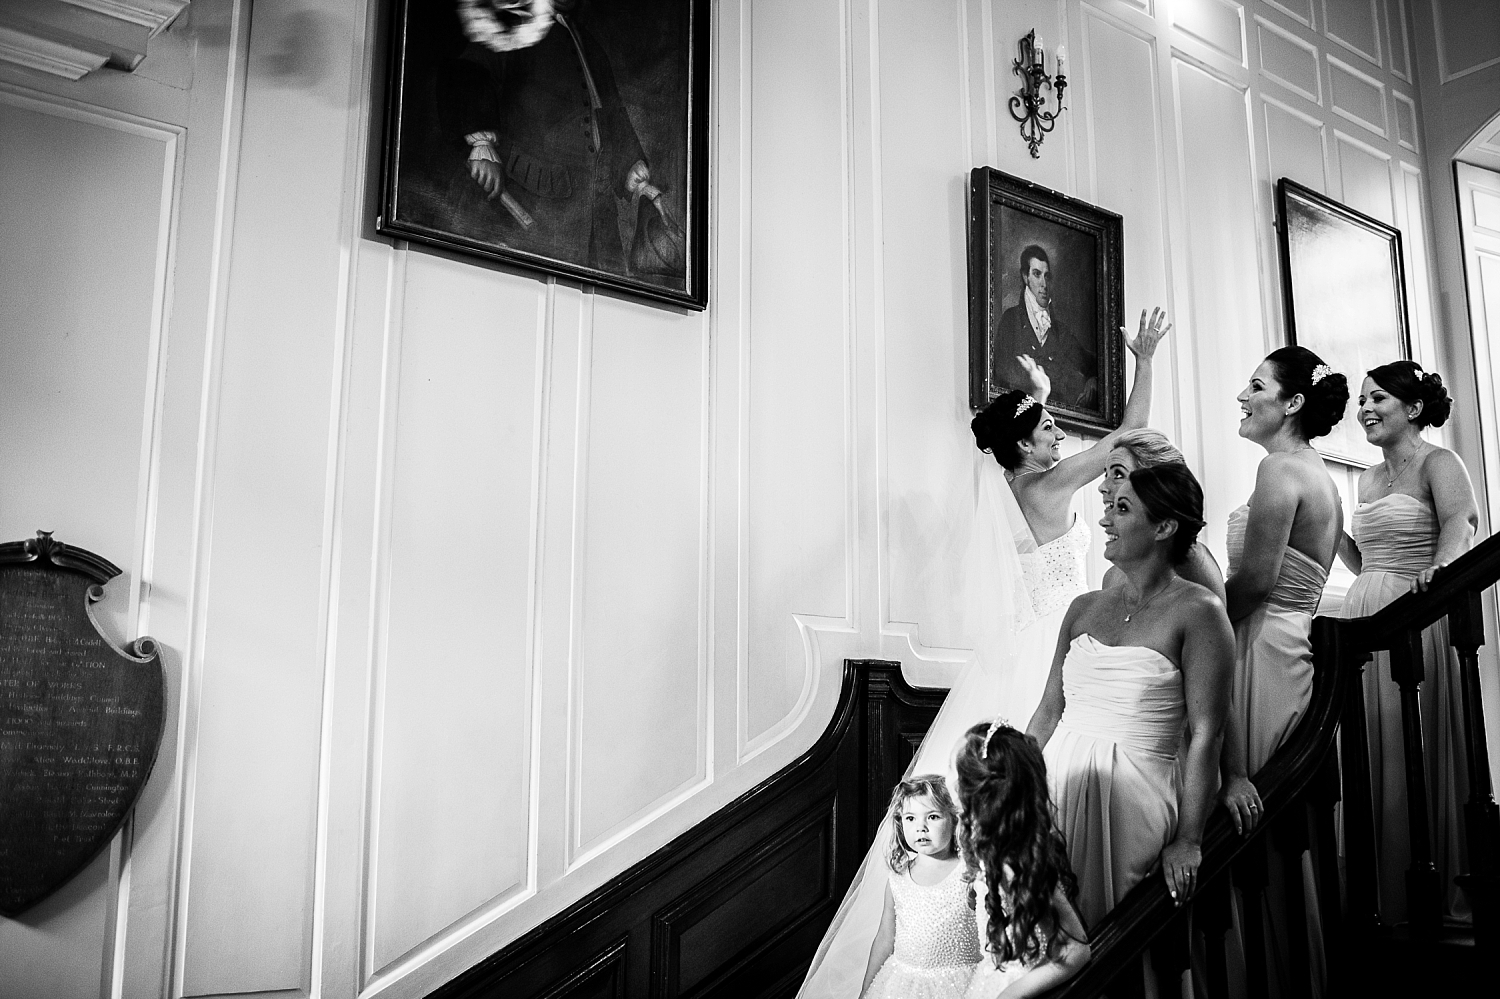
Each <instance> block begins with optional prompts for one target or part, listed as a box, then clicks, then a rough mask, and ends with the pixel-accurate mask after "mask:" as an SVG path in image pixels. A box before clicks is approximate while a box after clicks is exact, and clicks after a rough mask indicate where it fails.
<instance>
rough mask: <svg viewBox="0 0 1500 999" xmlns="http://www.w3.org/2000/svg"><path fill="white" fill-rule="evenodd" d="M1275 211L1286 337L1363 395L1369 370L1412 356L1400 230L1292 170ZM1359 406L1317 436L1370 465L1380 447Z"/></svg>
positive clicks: (1331, 450) (1348, 458)
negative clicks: (1369, 438) (1305, 182)
mask: <svg viewBox="0 0 1500 999" xmlns="http://www.w3.org/2000/svg"><path fill="white" fill-rule="evenodd" d="M1276 218H1277V227H1276V230H1277V240H1278V242H1279V243H1280V247H1281V292H1282V304H1283V307H1284V309H1285V311H1286V335H1287V341H1288V342H1289V343H1294V344H1301V345H1302V346H1304V347H1306V348H1307V349H1309V350H1311V351H1313V352H1314V353H1316V354H1318V355H1319V356H1320V357H1322V358H1323V360H1324V361H1326V362H1328V364H1329V366H1330V367H1332V368H1333V369H1334V370H1335V371H1340V372H1343V374H1344V377H1346V378H1348V379H1349V394H1350V396H1351V397H1357V396H1358V395H1359V385H1360V382H1361V381H1362V380H1363V379H1364V376H1365V372H1366V371H1368V370H1370V369H1371V368H1373V367H1375V366H1377V365H1380V364H1385V363H1387V362H1388V361H1395V360H1399V359H1404V358H1410V357H1411V331H1410V329H1409V327H1408V326H1407V320H1406V270H1405V267H1404V266H1403V264H1402V256H1401V231H1400V230H1399V229H1395V228H1393V227H1391V226H1389V225H1386V224H1385V223H1384V222H1381V221H1380V220H1379V219H1373V218H1371V217H1370V216H1368V215H1364V214H1362V213H1360V212H1357V211H1355V210H1354V209H1352V208H1349V207H1347V206H1345V205H1341V204H1339V203H1338V202H1337V201H1334V200H1332V199H1330V198H1327V197H1324V196H1323V195H1321V194H1319V193H1318V192H1317V191H1314V190H1311V189H1309V188H1306V187H1303V186H1302V185H1301V184H1298V183H1296V182H1295V181H1292V180H1288V179H1287V178H1285V177H1283V178H1281V179H1280V180H1278V181H1277V182H1276ZM1357 409H1358V407H1356V406H1355V405H1353V403H1352V402H1351V404H1350V406H1349V409H1348V411H1347V412H1346V414H1345V416H1344V419H1343V420H1342V421H1341V422H1340V423H1339V424H1338V425H1337V426H1336V427H1334V428H1333V432H1332V433H1330V434H1329V435H1328V436H1327V437H1320V438H1318V439H1317V440H1316V441H1314V443H1315V444H1316V445H1317V446H1318V450H1319V451H1320V452H1322V453H1323V454H1324V455H1325V456H1326V457H1329V458H1334V459H1337V460H1339V461H1345V462H1349V463H1351V464H1356V465H1364V466H1369V465H1372V464H1374V463H1375V462H1378V461H1379V460H1380V449H1379V448H1377V447H1375V446H1373V445H1371V444H1369V443H1367V442H1366V441H1365V435H1364V431H1363V430H1362V429H1361V428H1360V426H1359V421H1358V419H1357V418H1356V416H1355V413H1356V411H1357Z"/></svg>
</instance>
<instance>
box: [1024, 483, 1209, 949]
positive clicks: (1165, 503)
mask: <svg viewBox="0 0 1500 999" xmlns="http://www.w3.org/2000/svg"><path fill="white" fill-rule="evenodd" d="M1202 516H1203V493H1202V490H1201V489H1200V488H1199V487H1198V484H1197V481H1196V480H1195V479H1194V478H1193V474H1192V472H1190V471H1188V469H1187V466H1185V465H1161V466H1157V467H1155V468H1146V469H1138V470H1137V471H1134V472H1132V473H1130V476H1129V478H1128V479H1127V480H1126V481H1125V482H1124V483H1122V484H1121V485H1120V487H1119V489H1118V490H1117V491H1116V492H1115V494H1114V498H1113V500H1112V501H1111V503H1110V505H1109V506H1107V507H1106V508H1105V513H1104V519H1103V520H1102V521H1101V523H1102V524H1103V526H1104V531H1105V537H1106V538H1107V539H1108V541H1107V543H1106V544H1105V547H1104V554H1105V557H1106V558H1108V559H1109V560H1110V561H1111V562H1113V563H1114V564H1115V566H1116V567H1118V568H1119V569H1120V570H1121V571H1122V573H1123V574H1124V577H1125V579H1124V581H1123V582H1122V583H1121V584H1120V585H1118V586H1114V587H1111V588H1109V589H1107V590H1102V591H1099V592H1095V593H1086V594H1084V595H1083V596H1081V597H1079V598H1078V599H1076V600H1074V601H1073V605H1072V607H1071V608H1069V610H1068V614H1067V617H1066V618H1065V620H1064V622H1063V626H1062V629H1061V631H1060V632H1059V634H1058V647H1057V652H1056V655H1055V658H1054V659H1053V666H1052V673H1051V676H1050V677H1049V679H1048V685H1047V691H1046V694H1045V696H1044V697H1043V698H1042V703H1041V706H1040V707H1038V708H1037V711H1036V714H1034V715H1033V716H1032V718H1031V723H1030V724H1029V725H1028V726H1027V734H1028V735H1030V736H1032V737H1034V738H1035V739H1036V740H1037V742H1038V743H1039V744H1040V745H1041V746H1042V755H1043V758H1044V759H1045V760H1046V763H1047V780H1048V784H1049V785H1050V788H1051V791H1052V799H1053V801H1054V803H1055V804H1056V807H1057V824H1058V828H1059V830H1060V831H1061V832H1062V834H1063V837H1064V838H1065V839H1066V840H1067V844H1068V858H1069V860H1070V862H1071V864H1072V867H1073V873H1074V875H1075V876H1076V877H1077V878H1078V900H1077V908H1078V913H1079V915H1080V916H1082V917H1083V920H1084V922H1085V924H1086V925H1089V926H1090V927H1093V926H1095V925H1097V924H1098V922H1099V920H1100V919H1102V918H1103V917H1104V916H1105V914H1106V913H1108V912H1109V910H1110V909H1112V908H1114V906H1115V905H1116V904H1117V903H1118V902H1119V901H1120V899H1121V898H1123V897H1124V895H1125V894H1126V892H1128V891H1129V890H1130V889H1131V888H1133V887H1134V886H1135V885H1136V884H1137V883H1139V882H1140V881H1141V880H1142V879H1144V878H1145V877H1146V876H1147V874H1148V873H1150V871H1151V870H1152V869H1153V868H1154V867H1155V866H1156V865H1157V862H1158V860H1159V861H1160V864H1161V868H1162V872H1163V875H1164V877H1165V878H1166V881H1167V887H1168V889H1169V890H1170V891H1171V892H1172V893H1173V895H1174V896H1175V897H1176V898H1177V899H1178V900H1179V902H1181V901H1185V900H1186V899H1187V898H1188V897H1189V896H1190V895H1191V894H1192V893H1193V891H1194V890H1195V889H1196V887H1197V871H1198V866H1199V864H1200V863H1201V861H1202V846H1201V844H1202V836H1203V825H1204V822H1205V821H1206V820H1207V818H1208V813H1209V811H1210V809H1211V807H1212V802H1213V796H1214V791H1215V788H1216V784H1217V776H1218V760H1219V747H1220V743H1221V739H1222V734H1223V724H1224V715H1225V711H1226V710H1227V701H1228V686H1229V684H1228V679H1229V675H1230V671H1231V669H1232V668H1233V662H1234V636H1233V632H1232V631H1231V629H1230V627H1229V620H1228V617H1227V616H1226V615H1225V612H1224V605H1223V603H1222V602H1221V601H1220V600H1219V598H1218V597H1217V596H1215V595H1214V594H1213V593H1212V592H1211V591H1209V590H1208V589H1207V588H1206V587H1203V586H1200V585H1198V584H1196V583H1192V582H1189V581H1187V580H1185V579H1182V578H1180V577H1179V576H1178V575H1177V573H1176V571H1175V567H1176V566H1177V565H1181V564H1182V562H1183V561H1184V560H1185V558H1186V556H1187V553H1188V552H1189V550H1190V549H1191V548H1192V546H1193V544H1194V541H1195V538H1196V536H1197V533H1198V531H1199V530H1200V529H1201V527H1202V526H1203V521H1202ZM1168 525H1170V527H1171V529H1170V532H1169V533H1163V527H1166V526H1168Z"/></svg>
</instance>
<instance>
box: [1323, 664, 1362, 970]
mask: <svg viewBox="0 0 1500 999" xmlns="http://www.w3.org/2000/svg"><path fill="white" fill-rule="evenodd" d="M1356 689H1357V688H1356ZM1338 802H1339V762H1338V757H1337V756H1335V755H1334V754H1332V753H1330V754H1329V755H1328V759H1327V760H1326V761H1325V762H1324V764H1323V767H1322V769H1321V770H1319V771H1318V776H1317V778H1316V779H1315V781H1314V783H1313V790H1312V810H1313V872H1314V873H1315V874H1316V876H1317V883H1318V913H1319V915H1320V916H1321V917H1322V923H1323V940H1322V943H1323V961H1324V967H1325V968H1326V970H1327V975H1328V983H1329V985H1333V984H1334V983H1338V982H1343V981H1344V980H1345V979H1344V975H1345V973H1346V969H1347V968H1348V967H1349V965H1348V964H1347V963H1345V961H1344V954H1343V948H1342V946H1341V943H1342V941H1343V939H1344V917H1343V907H1342V906H1341V905H1340V904H1339V853H1338V849H1339V848H1338V833H1337V832H1336V831H1335V828H1334V821H1335V820H1334V810H1335V808H1336V807H1337V806H1338Z"/></svg>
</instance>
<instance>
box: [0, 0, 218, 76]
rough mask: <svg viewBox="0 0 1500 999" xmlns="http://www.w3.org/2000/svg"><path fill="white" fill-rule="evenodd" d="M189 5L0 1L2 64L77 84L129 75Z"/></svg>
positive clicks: (132, 0)
mask: <svg viewBox="0 0 1500 999" xmlns="http://www.w3.org/2000/svg"><path fill="white" fill-rule="evenodd" d="M189 2H190V0H0V61H5V62H11V63H15V64H17V65H20V66H25V67H27V68H28V69H34V70H39V71H41V72H43V73H51V74H52V75H54V76H61V77H65V78H67V79H69V80H77V79H79V78H80V77H82V76H84V75H85V74H87V73H91V72H93V71H94V70H96V69H99V68H100V67H102V66H110V67H112V68H114V69H121V70H125V71H127V72H129V71H131V70H134V69H135V68H136V67H137V66H139V65H140V64H141V60H143V59H145V58H146V43H147V42H149V41H150V40H151V38H153V37H154V36H155V35H156V34H157V33H158V32H160V31H161V30H162V29H164V28H166V27H167V26H168V25H170V24H171V23H172V22H173V21H174V20H176V18H177V17H178V15H180V14H181V13H182V12H183V11H184V10H186V9H187V6H188V4H189Z"/></svg>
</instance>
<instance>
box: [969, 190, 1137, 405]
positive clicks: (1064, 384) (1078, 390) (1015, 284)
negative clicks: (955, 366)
mask: <svg viewBox="0 0 1500 999" xmlns="http://www.w3.org/2000/svg"><path fill="white" fill-rule="evenodd" d="M969 200H970V229H969V405H970V407H971V408H973V409H974V410H975V411H976V412H977V411H978V410H980V409H982V408H984V407H985V406H986V405H988V404H989V402H990V400H991V399H994V398H995V397H996V396H998V395H1000V394H1001V393H1002V392H1005V391H1007V390H1010V389H1020V390H1021V391H1031V390H1032V387H1033V380H1032V374H1031V371H1030V370H1029V369H1030V367H1031V366H1032V365H1035V366H1036V367H1038V368H1040V369H1041V370H1042V371H1043V372H1045V374H1046V376H1047V380H1048V381H1049V382H1050V383H1051V394H1050V396H1049V397H1048V399H1047V407H1048V409H1049V410H1051V411H1052V412H1053V413H1054V414H1055V415H1056V416H1057V418H1058V420H1059V421H1061V422H1062V423H1064V424H1066V425H1068V426H1070V427H1072V428H1073V429H1075V430H1079V431H1083V432H1086V433H1097V432H1108V431H1110V430H1113V429H1114V428H1115V427H1117V426H1119V424H1120V419H1121V416H1122V414H1123V413H1124V410H1125V386H1124V382H1125V357H1124V351H1123V349H1122V345H1121V341H1120V334H1119V327H1120V324H1121V322H1122V321H1123V319H1122V316H1123V311H1124V304H1123V299H1124V284H1125V282H1124V265H1123V261H1122V256H1123V248H1124V221H1123V220H1122V219H1121V218H1120V216H1119V215H1116V214H1115V213H1114V212H1110V211H1106V210H1105V209H1102V208H1099V207H1097V206H1095V205H1090V204H1088V203H1086V202H1083V201H1079V200H1078V199H1076V198H1070V197H1068V196H1067V195H1065V194H1060V193H1058V192H1057V191H1050V190H1048V189H1047V188H1045V187H1040V186H1038V185H1036V184H1032V183H1030V182H1028V181H1024V180H1021V179H1020V178H1019V177H1012V176H1010V175H1008V174H1004V173H1001V172H1000V171H998V170H995V169H993V168H991V167H978V168H976V169H975V170H974V171H973V172H972V173H971V174H970V178H969Z"/></svg>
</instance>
